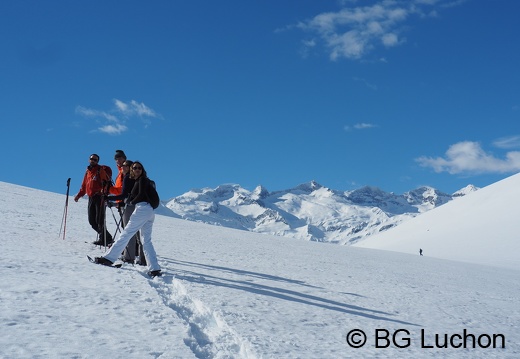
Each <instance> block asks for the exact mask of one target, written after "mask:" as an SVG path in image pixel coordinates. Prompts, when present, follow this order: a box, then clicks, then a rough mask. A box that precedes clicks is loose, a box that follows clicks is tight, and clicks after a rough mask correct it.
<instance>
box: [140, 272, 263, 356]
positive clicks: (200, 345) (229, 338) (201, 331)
mask: <svg viewBox="0 0 520 359" xmlns="http://www.w3.org/2000/svg"><path fill="white" fill-rule="evenodd" d="M150 284H151V286H152V287H154V288H155V289H156V290H157V292H158V294H159V295H160V297H161V299H162V301H163V302H164V304H165V305H166V306H168V307H169V308H170V309H172V310H173V311H174V312H175V313H176V314H177V315H178V316H179V318H181V319H182V320H183V321H184V322H186V324H187V337H186V338H185V339H184V343H185V344H186V345H187V346H188V347H189V348H190V349H191V351H192V352H193V353H194V354H195V356H196V357H197V358H199V359H214V358H215V359H217V358H247V359H252V358H256V355H254V354H253V353H252V349H251V347H252V346H251V344H250V343H249V342H248V341H246V340H244V339H243V338H241V337H240V335H239V334H238V333H237V332H236V331H235V330H233V328H231V327H230V326H229V325H228V324H227V323H226V322H225V320H224V319H223V318H222V317H221V316H220V315H219V314H218V313H217V312H215V311H214V310H211V309H210V308H209V307H208V306H207V305H205V304H204V303H203V302H202V301H200V300H199V299H197V298H192V297H191V296H190V295H189V293H188V291H187V289H186V287H185V286H184V285H183V284H182V282H181V281H180V280H178V279H174V278H173V276H171V275H163V277H162V279H161V280H158V281H157V280H151V281H150Z"/></svg>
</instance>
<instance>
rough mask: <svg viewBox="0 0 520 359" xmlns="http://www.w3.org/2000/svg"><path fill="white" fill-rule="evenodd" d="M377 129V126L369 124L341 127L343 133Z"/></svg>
mask: <svg viewBox="0 0 520 359" xmlns="http://www.w3.org/2000/svg"><path fill="white" fill-rule="evenodd" d="M375 127H377V125H374V124H371V123H363V122H362V123H356V124H355V125H353V126H350V125H346V126H344V127H343V129H344V130H345V131H347V132H348V131H351V130H366V129H369V128H375Z"/></svg>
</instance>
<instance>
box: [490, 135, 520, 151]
mask: <svg viewBox="0 0 520 359" xmlns="http://www.w3.org/2000/svg"><path fill="white" fill-rule="evenodd" d="M493 145H494V146H496V147H498V148H504V149H513V148H520V136H509V137H502V138H499V139H498V140H496V141H495V142H493Z"/></svg>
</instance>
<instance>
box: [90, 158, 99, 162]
mask: <svg viewBox="0 0 520 359" xmlns="http://www.w3.org/2000/svg"><path fill="white" fill-rule="evenodd" d="M89 160H91V161H94V162H97V161H99V159H98V158H95V157H90V158H89Z"/></svg>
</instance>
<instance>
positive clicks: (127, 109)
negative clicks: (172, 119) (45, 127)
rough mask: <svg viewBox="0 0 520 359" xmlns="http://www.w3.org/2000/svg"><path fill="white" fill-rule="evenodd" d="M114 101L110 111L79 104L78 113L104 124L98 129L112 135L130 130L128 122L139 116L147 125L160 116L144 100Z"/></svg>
mask: <svg viewBox="0 0 520 359" xmlns="http://www.w3.org/2000/svg"><path fill="white" fill-rule="evenodd" d="M113 101H114V108H113V109H112V110H110V111H108V112H106V111H100V110H94V109H90V108H85V107H83V106H77V107H76V113H77V114H79V115H81V116H83V117H86V118H92V119H95V120H96V121H97V122H100V123H102V126H100V127H98V128H97V131H99V132H102V133H106V134H110V135H120V134H122V133H123V132H126V131H127V130H128V126H127V125H126V123H127V122H129V121H132V119H133V118H135V117H138V118H139V119H140V120H141V121H142V122H143V123H144V125H145V127H147V126H148V125H149V124H150V123H151V121H150V119H152V118H160V115H159V114H157V112H155V111H154V110H152V109H151V108H150V107H148V106H146V105H145V104H144V103H142V102H137V101H135V100H132V101H130V102H128V103H125V102H123V101H121V100H118V99H114V100H113Z"/></svg>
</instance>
